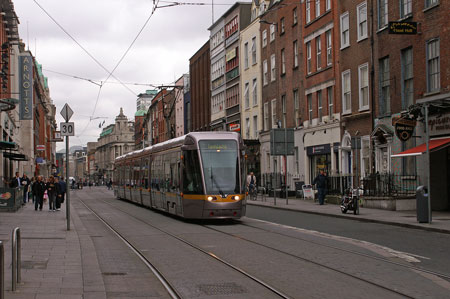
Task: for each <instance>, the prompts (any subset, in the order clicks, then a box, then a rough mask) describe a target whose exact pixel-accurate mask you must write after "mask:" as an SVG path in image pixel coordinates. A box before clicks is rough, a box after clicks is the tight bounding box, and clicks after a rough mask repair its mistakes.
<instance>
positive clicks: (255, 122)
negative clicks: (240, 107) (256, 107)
mask: <svg viewBox="0 0 450 299" xmlns="http://www.w3.org/2000/svg"><path fill="white" fill-rule="evenodd" d="M253 139H258V115H254V116H253Z"/></svg>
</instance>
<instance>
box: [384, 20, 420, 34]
mask: <svg viewBox="0 0 450 299" xmlns="http://www.w3.org/2000/svg"><path fill="white" fill-rule="evenodd" d="M389 34H417V22H389Z"/></svg>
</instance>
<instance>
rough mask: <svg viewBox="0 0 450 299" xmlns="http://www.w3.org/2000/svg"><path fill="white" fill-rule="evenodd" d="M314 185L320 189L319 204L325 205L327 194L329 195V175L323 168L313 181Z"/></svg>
mask: <svg viewBox="0 0 450 299" xmlns="http://www.w3.org/2000/svg"><path fill="white" fill-rule="evenodd" d="M313 185H316V187H317V190H318V192H319V193H318V197H319V205H323V204H324V202H325V196H326V195H327V186H328V177H327V175H326V173H325V171H324V170H323V169H321V170H320V173H319V174H318V175H317V176H316V178H315V179H314V181H313Z"/></svg>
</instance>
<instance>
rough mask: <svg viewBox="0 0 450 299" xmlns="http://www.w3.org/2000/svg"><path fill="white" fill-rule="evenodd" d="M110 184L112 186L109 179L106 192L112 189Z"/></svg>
mask: <svg viewBox="0 0 450 299" xmlns="http://www.w3.org/2000/svg"><path fill="white" fill-rule="evenodd" d="M112 184H113V182H112V179H109V182H108V190H111V189H112Z"/></svg>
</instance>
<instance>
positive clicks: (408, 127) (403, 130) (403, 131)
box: [392, 117, 416, 141]
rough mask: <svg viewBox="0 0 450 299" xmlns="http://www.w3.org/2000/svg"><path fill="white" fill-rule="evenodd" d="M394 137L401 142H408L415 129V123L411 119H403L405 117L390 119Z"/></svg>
mask: <svg viewBox="0 0 450 299" xmlns="http://www.w3.org/2000/svg"><path fill="white" fill-rule="evenodd" d="M392 122H393V125H394V128H395V135H397V137H398V139H400V140H401V141H408V140H409V139H410V138H411V137H412V135H413V133H414V129H415V128H416V121H415V120H413V119H409V118H405V117H400V118H398V117H396V118H393V119H392Z"/></svg>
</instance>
